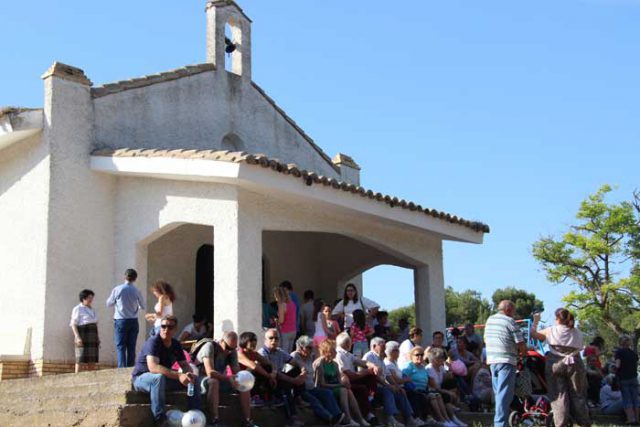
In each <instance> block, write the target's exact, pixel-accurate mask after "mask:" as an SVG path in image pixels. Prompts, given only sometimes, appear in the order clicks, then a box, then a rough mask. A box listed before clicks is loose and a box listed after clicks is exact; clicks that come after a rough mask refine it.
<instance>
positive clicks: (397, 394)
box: [362, 337, 421, 427]
mask: <svg viewBox="0 0 640 427" xmlns="http://www.w3.org/2000/svg"><path fill="white" fill-rule="evenodd" d="M370 345H371V350H370V351H368V352H367V353H365V355H364V356H363V357H362V359H363V360H365V361H367V362H369V363H372V364H374V365H376V366H377V367H378V374H377V375H376V380H377V381H378V387H377V390H376V397H377V398H379V399H381V400H382V405H383V409H384V414H385V415H386V417H387V424H388V425H392V426H395V425H398V424H399V423H398V421H397V420H396V419H395V415H397V414H399V413H400V412H402V415H403V417H404V419H405V421H406V425H407V426H409V427H416V426H418V425H421V424H419V423H418V422H417V421H416V419H415V418H414V417H413V409H412V408H411V404H410V403H409V399H407V395H406V393H404V389H403V388H402V387H401V386H400V385H399V384H396V382H395V380H394V379H393V377H392V376H390V375H388V371H387V369H386V368H385V365H384V356H385V354H384V351H385V341H384V339H382V338H380V337H374V338H372V339H371V344H370Z"/></svg>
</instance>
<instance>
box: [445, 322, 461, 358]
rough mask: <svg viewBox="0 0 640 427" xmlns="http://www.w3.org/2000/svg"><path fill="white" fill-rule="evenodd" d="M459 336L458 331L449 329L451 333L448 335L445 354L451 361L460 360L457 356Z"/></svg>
mask: <svg viewBox="0 0 640 427" xmlns="http://www.w3.org/2000/svg"><path fill="white" fill-rule="evenodd" d="M461 334H462V332H460V329H458V328H451V332H450V333H449V335H448V341H447V353H448V354H449V358H450V359H451V360H458V359H459V358H460V355H459V354H458V338H460V335H461Z"/></svg>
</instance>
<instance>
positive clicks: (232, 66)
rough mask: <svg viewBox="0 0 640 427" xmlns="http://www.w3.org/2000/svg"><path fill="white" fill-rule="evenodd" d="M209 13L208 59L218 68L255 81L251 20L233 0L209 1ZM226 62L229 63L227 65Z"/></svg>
mask: <svg viewBox="0 0 640 427" xmlns="http://www.w3.org/2000/svg"><path fill="white" fill-rule="evenodd" d="M205 12H206V14H207V62H210V63H212V64H214V65H215V66H216V69H217V70H218V71H224V70H225V69H227V70H228V71H229V72H231V73H234V74H237V75H239V76H242V77H243V78H245V79H248V80H251V19H249V17H248V16H247V15H245V13H244V12H243V11H242V9H241V8H240V6H238V4H237V3H236V2H234V1H233V0H215V1H208V2H207V6H206V7H205ZM225 29H227V30H228V31H227V34H225ZM226 55H229V56H228V57H226ZM225 61H229V62H228V65H229V66H227V67H225Z"/></svg>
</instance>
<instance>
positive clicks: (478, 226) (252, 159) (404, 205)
mask: <svg viewBox="0 0 640 427" xmlns="http://www.w3.org/2000/svg"><path fill="white" fill-rule="evenodd" d="M91 154H92V155H93V156H103V157H174V158H183V159H210V160H220V161H225V162H232V163H246V164H249V165H259V166H261V167H263V168H270V169H272V170H273V171H275V172H278V173H282V174H284V175H291V176H293V177H294V178H301V179H303V180H304V181H305V183H306V184H307V185H313V184H314V183H315V184H322V185H324V186H331V187H333V188H334V189H336V190H341V191H345V192H350V193H353V194H359V195H360V196H361V197H366V198H368V199H371V200H376V201H379V202H381V203H386V204H387V205H389V206H390V207H391V208H394V207H396V206H399V207H400V208H401V209H407V210H409V211H412V212H419V213H422V214H424V215H430V216H432V217H434V218H439V219H441V220H443V221H447V222H450V223H452V224H458V225H462V226H464V227H468V228H471V229H472V230H474V231H477V232H483V233H489V232H490V229H489V226H488V225H486V224H484V223H482V222H479V221H469V220H467V219H464V218H461V217H458V216H456V215H451V214H449V213H446V212H440V211H437V210H435V209H429V208H423V207H422V206H421V205H419V204H415V203H414V202H411V201H406V200H404V199H402V200H400V199H398V198H397V197H393V196H390V195H386V194H382V193H379V192H376V193H374V192H373V191H372V190H367V189H365V188H363V187H361V186H358V185H354V184H351V183H348V182H344V181H338V180H337V179H335V178H330V177H327V176H323V175H322V176H321V175H318V174H316V173H315V172H309V171H307V170H304V169H299V168H298V166H297V165H295V164H294V163H289V164H285V163H282V162H280V161H279V160H278V159H271V158H269V157H267V156H266V155H264V154H249V153H246V152H233V151H214V150H184V149H179V150H160V149H135V148H119V149H115V150H113V149H99V150H95V151H93V153H91Z"/></svg>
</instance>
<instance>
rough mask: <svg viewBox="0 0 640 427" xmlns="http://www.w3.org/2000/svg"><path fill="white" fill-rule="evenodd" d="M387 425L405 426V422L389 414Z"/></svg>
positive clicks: (393, 426)
mask: <svg viewBox="0 0 640 427" xmlns="http://www.w3.org/2000/svg"><path fill="white" fill-rule="evenodd" d="M387 425H388V426H389V427H404V424H402V423H401V422H400V421H398V420H396V418H395V417H394V416H393V415H389V416H388V417H387Z"/></svg>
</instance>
